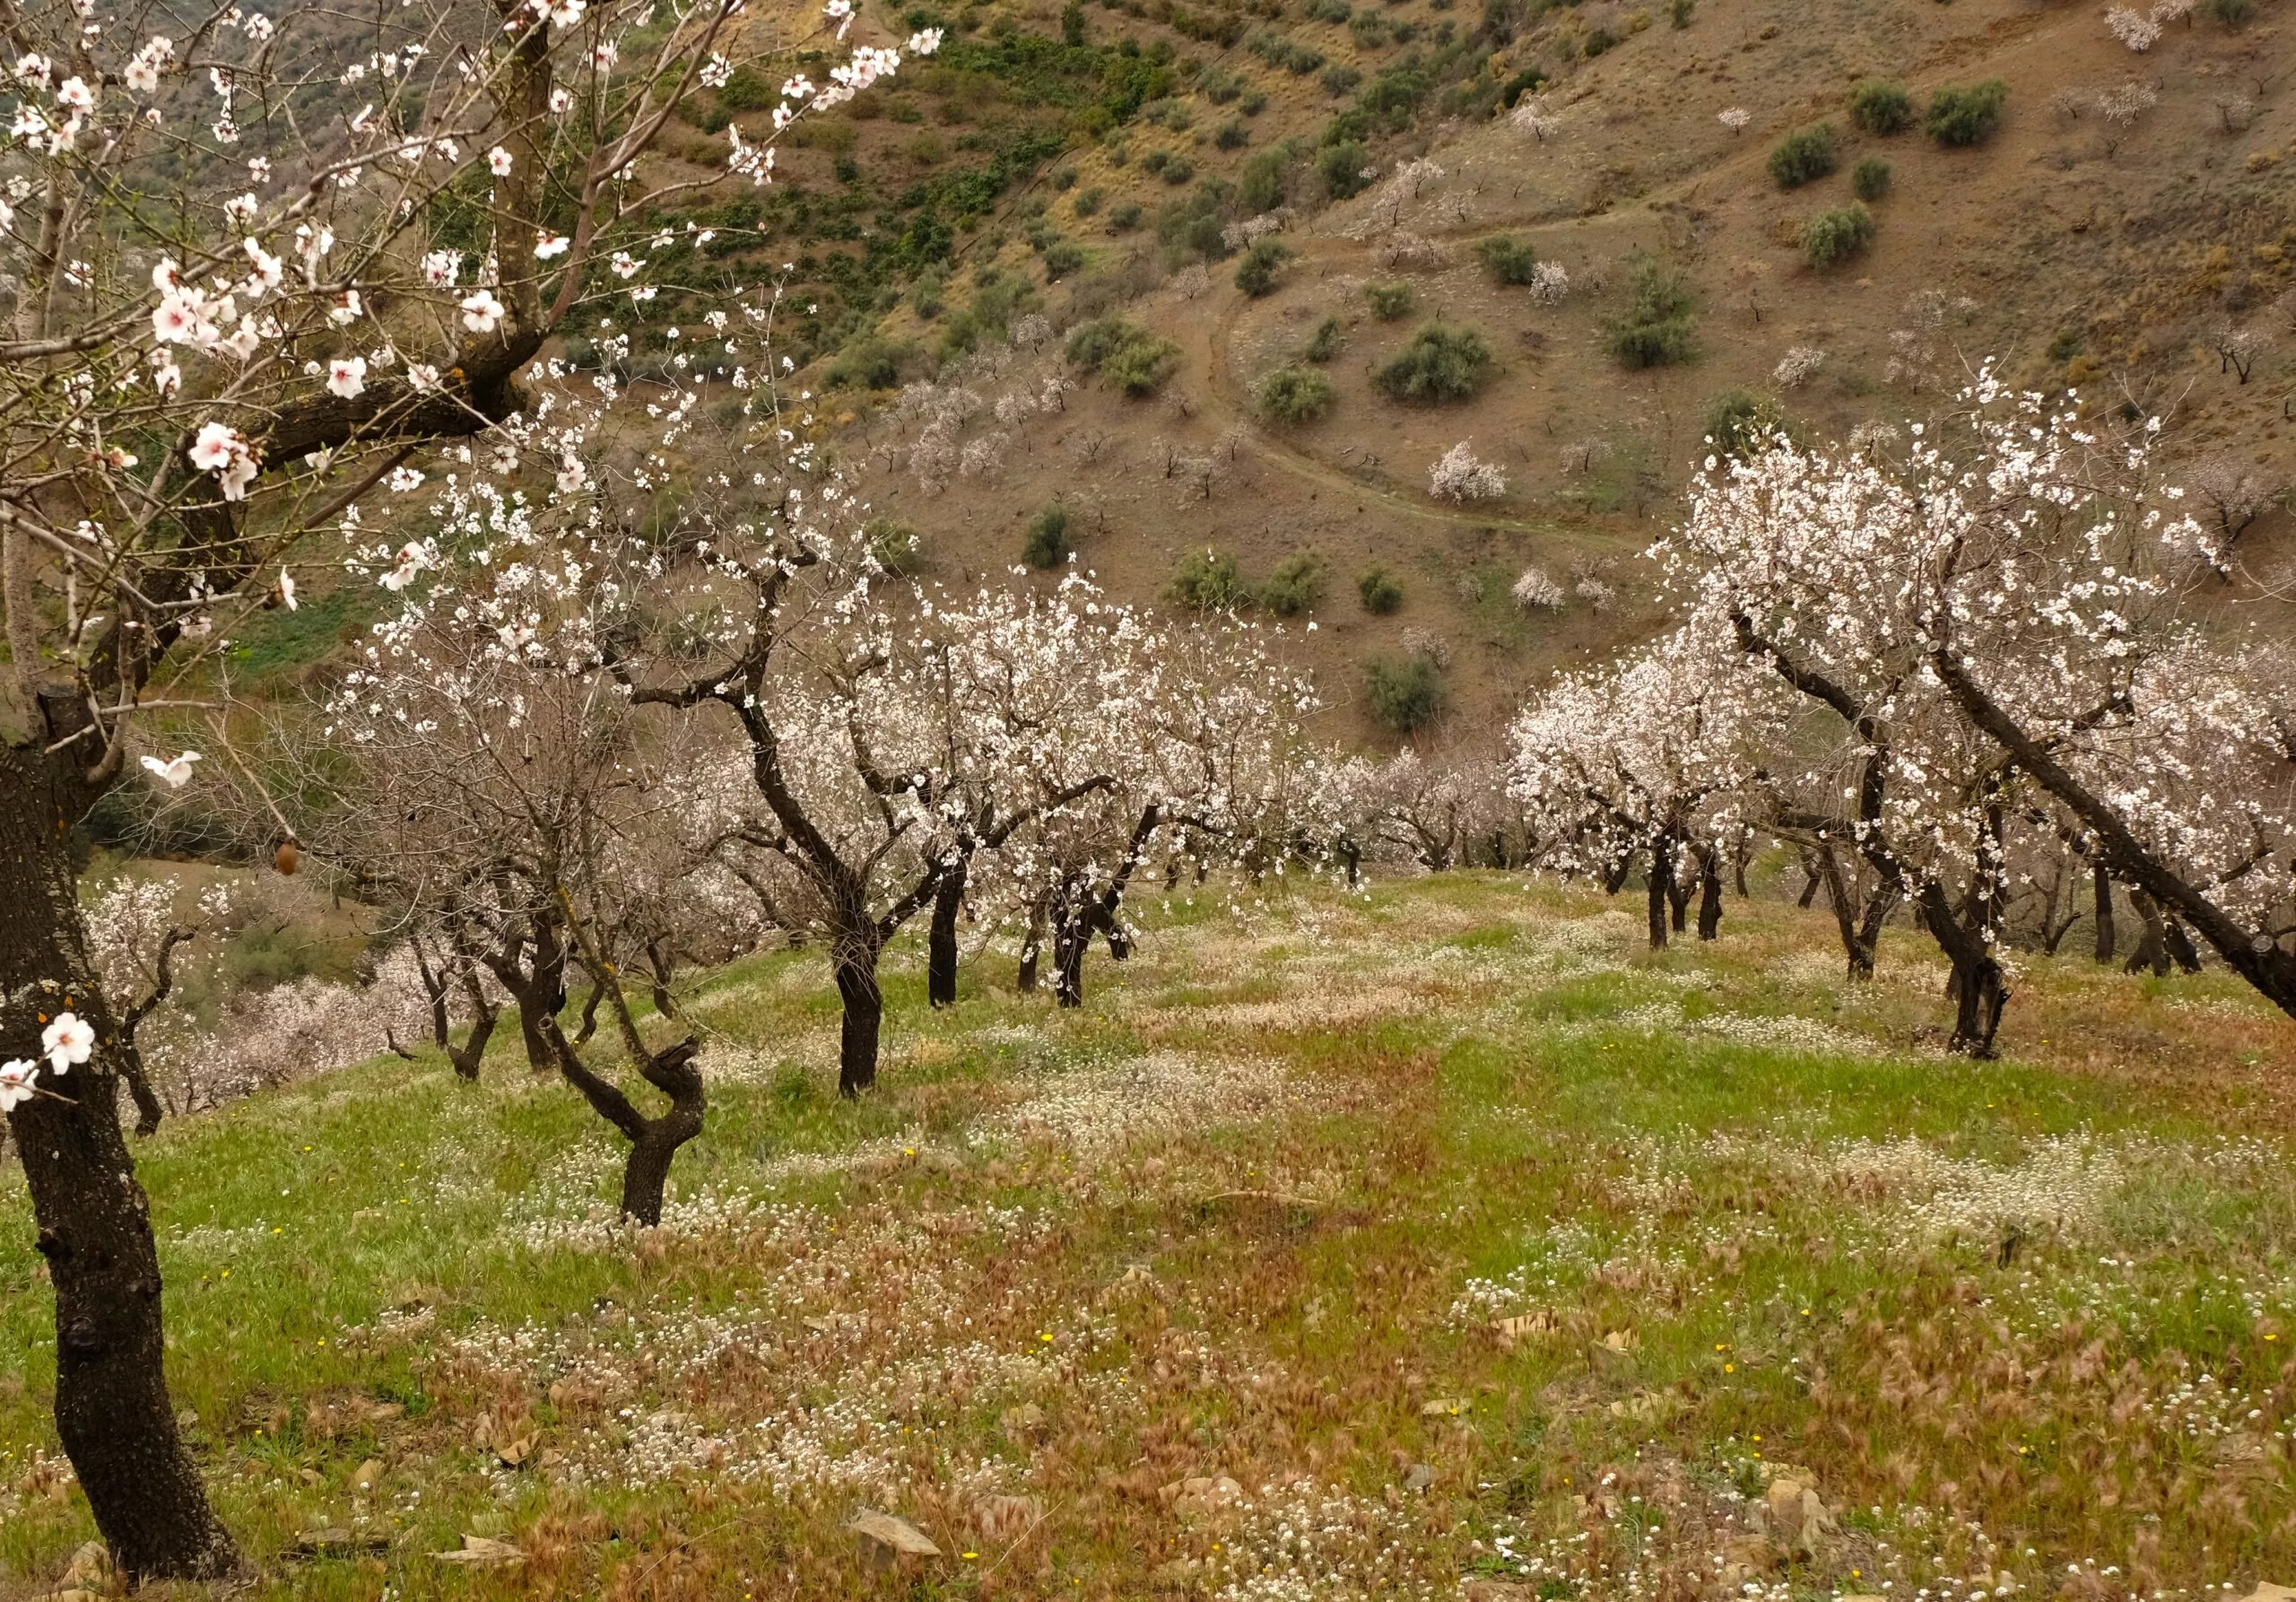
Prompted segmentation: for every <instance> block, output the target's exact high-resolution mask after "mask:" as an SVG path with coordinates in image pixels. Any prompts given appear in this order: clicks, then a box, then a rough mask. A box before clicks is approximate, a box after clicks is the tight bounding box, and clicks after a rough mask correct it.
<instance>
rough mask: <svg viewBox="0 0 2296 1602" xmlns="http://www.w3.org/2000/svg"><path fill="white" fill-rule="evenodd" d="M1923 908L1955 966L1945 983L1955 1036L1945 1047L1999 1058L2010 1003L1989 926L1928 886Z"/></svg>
mask: <svg viewBox="0 0 2296 1602" xmlns="http://www.w3.org/2000/svg"><path fill="white" fill-rule="evenodd" d="M1918 909H1919V910H1920V913H1921V921H1922V923H1923V924H1924V925H1925V926H1926V927H1927V928H1928V930H1929V933H1930V935H1931V936H1933V937H1934V938H1935V940H1936V942H1937V945H1938V946H1939V948H1940V949H1942V950H1943V951H1944V953H1945V956H1946V959H1947V960H1948V961H1949V962H1952V965H1953V968H1952V976H1951V977H1950V978H1949V979H1947V980H1946V981H1945V994H1946V995H1947V996H1948V997H1950V998H1951V999H1952V1002H1953V1004H1954V1007H1955V1012H1954V1015H1953V1036H1952V1040H1948V1041H1947V1042H1946V1043H1945V1045H1946V1049H1947V1050H1949V1051H1958V1052H1961V1053H1962V1054H1964V1055H1965V1056H1969V1057H1980V1058H1989V1057H1992V1056H1994V1055H1995V1054H1996V1053H1995V1051H1994V1045H1993V1040H1994V1036H1995V1035H1996V1033H1997V1032H1999V1031H2000V1028H2001V1014H2002V1009H2003V1008H2005V1007H2006V1006H2008V1005H2009V979H2008V976H2007V975H2006V974H2005V973H2004V972H2002V971H2001V964H2000V962H1997V961H1996V960H1995V958H1994V955H1993V946H1992V945H1991V943H1990V942H1988V941H1987V939H1986V937H1985V930H1984V928H1983V927H1981V926H1979V927H1971V926H1970V925H1969V924H1966V923H1964V922H1962V921H1961V919H1958V918H1956V917H1955V916H1954V915H1953V908H1952V902H1951V901H1949V900H1948V899H1947V898H1946V895H1945V892H1944V891H1943V890H1941V889H1939V888H1938V887H1937V886H1936V885H1935V884H1926V885H1924V886H1923V887H1922V889H1921V893H1920V896H1919V899H1918Z"/></svg>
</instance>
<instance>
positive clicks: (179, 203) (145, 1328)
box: [0, 0, 938, 1581]
mask: <svg viewBox="0 0 2296 1602" xmlns="http://www.w3.org/2000/svg"><path fill="white" fill-rule="evenodd" d="M741 10H742V5H741V4H740V0H704V3H703V4H697V5H693V6H690V7H686V8H684V9H681V10H676V11H674V12H669V13H665V12H663V11H662V10H661V8H659V7H657V6H656V5H654V4H651V3H650V0H495V3H494V4H467V3H465V0H415V3H414V4H408V5H402V6H396V7H387V8H384V9H382V10H380V11H378V12H375V13H372V14H370V15H361V16H353V15H352V14H351V13H345V12H343V11H341V10H339V9H335V8H329V7H324V6H317V5H300V4H288V5H287V6H285V7H284V8H283V9H276V10H274V11H272V12H269V13H265V12H262V11H256V10H248V9H240V8H236V7H234V8H228V9H224V10H221V11H217V12H214V13H183V14H181V15H180V17H179V18H178V19H177V20H175V21H172V22H170V21H167V20H165V19H166V17H167V16H168V15H170V13H162V12H155V11H152V10H151V9H149V8H143V9H135V8H130V9H126V10H117V11H115V10H108V9H105V8H103V7H101V6H100V5H98V4H90V3H88V0H74V4H62V3H60V0H57V3H46V0H43V3H41V4H32V5H30V6H27V7H22V8H18V9H15V10H13V11H12V12H11V13H10V16H9V54H10V56H11V57H13V65H10V66H9V67H8V68H7V69H6V70H7V75H8V78H9V85H8V87H9V91H10V93H11V96H12V98H13V101H14V112H13V122H12V123H11V125H10V126H9V128H8V131H7V134H6V138H7V141H8V144H7V148H6V152H5V153H4V155H0V255H4V256H5V257H6V269H7V277H8V281H9V283H10V284H11V285H12V288H13V327H11V328H9V329H8V330H7V337H6V338H5V339H4V340H0V431H4V434H5V440H4V444H5V450H4V455H0V460H4V462H5V463H6V464H7V466H5V468H4V469H0V605H4V609H5V629H6V634H7V640H8V646H9V657H10V663H9V666H8V668H7V670H6V671H5V672H4V673H0V866H4V868H5V870H6V875H7V878H8V880H9V882H10V883H11V884H13V885H16V886H18V887H19V893H17V894H16V895H14V896H13V897H12V898H11V899H10V901H9V903H8V907H7V910H6V911H5V913H4V914H0V1058H4V1060H5V1061H6V1062H8V1063H11V1064H13V1065H16V1066H15V1067H12V1068H10V1069H9V1070H8V1075H7V1077H6V1079H5V1084H4V1099H5V1100H6V1101H7V1102H8V1109H7V1116H8V1118H9V1119H10V1123H11V1127H12V1129H13V1132H14V1134H15V1136H16V1144H17V1149H18V1150H19V1152H20V1153H22V1157H23V1162H24V1174H25V1180H26V1182H27V1185H28V1187H29V1188H30V1192H31V1197H32V1202H33V1206H34V1210H35V1213H36V1215H37V1216H38V1218H39V1226H40V1229H41V1241H42V1246H43V1250H44V1251H45V1253H46V1255H47V1259H48V1277H49V1280H50V1282H51V1284H53V1286H54V1290H55V1296H56V1307H57V1337H58V1338H57V1390H56V1417H57V1432H58V1434H59V1436H60V1437H61V1439H62V1441H63V1445H64V1448H65V1452H66V1454H67V1455H68V1456H69V1457H70V1458H71V1460H72V1464H73V1467H74V1470H75V1471H76V1473H77V1475H78V1477H79V1481H80V1484H81V1485H82V1487H83V1490H84V1491H85V1493H86V1494H87V1497H88V1501H89V1504H90V1507H91V1510H92V1511H93V1512H94V1515H95V1519H96V1523H97V1526H98V1528H100V1530H101V1531H102V1533H103V1536H104V1537H105V1539H106V1540H107V1541H108V1542H109V1545H110V1546H111V1549H112V1553H113V1555H114V1557H115V1559H116V1561H117V1564H118V1566H119V1569H120V1570H121V1572H123V1573H125V1574H126V1576H127V1577H128V1578H129V1579H130V1580H139V1581H140V1580H145V1579H155V1578H177V1577H201V1576H213V1575H218V1574H222V1573H223V1572H228V1571H230V1569H232V1568H233V1567H235V1566H236V1563H237V1561H238V1560H237V1553H236V1550H235V1547H234V1545H233V1543H232V1542H231V1539H230V1536H229V1534H228V1532H226V1531H225V1530H224V1528H222V1524H221V1523H220V1522H219V1521H218V1520H217V1519H216V1518H215V1516H214V1514H213V1511H211V1510H210V1508H209V1506H208V1503H207V1500H206V1496H205V1493H204V1490H203V1489H202V1487H201V1484H200V1481H199V1476H198V1474H197V1471H196V1466H195V1465H194V1464H193V1462H192V1461H191V1459H190V1458H189V1457H188V1456H187V1454H186V1452H185V1451H184V1449H183V1447H182V1444H181V1441H180V1440H179V1438H178V1429H177V1425H176V1423H175V1409H174V1407H173V1406H171V1405H170V1402H169V1399H168V1396H167V1389H166V1386H165V1383H164V1380H163V1377H162V1374H161V1353H162V1352H163V1351H164V1349H165V1342H164V1339H163V1336H162V1333H161V1296H160V1294H159V1284H160V1277H159V1267H158V1262H157V1258H156V1255H155V1253H154V1250H153V1248H152V1238H151V1228H150V1223H149V1220H148V1214H147V1208H146V1205H145V1200H144V1197H143V1192H142V1190H141V1189H140V1188H139V1187H138V1185H137V1183H136V1180H135V1166H134V1163H133V1162H132V1161H131V1159H130V1158H129V1156H128V1154H127V1151H126V1144H125V1140H124V1137H123V1136H122V1134H121V1131H120V1129H119V1127H118V1119H117V1111H116V1110H115V1105H114V1090H115V1088H116V1086H117V1083H118V1078H119V1075H120V1074H121V1071H122V1064H123V1061H124V1059H125V1053H124V1051H123V1049H122V1045H121V1042H122V1040H123V1038H124V1037H123V1035H122V1033H121V1028H122V1019H121V1017H120V1015H119V1014H118V1012H117V1008H116V1007H115V1006H114V1005H113V1003H112V1001H111V999H110V998H109V997H107V996H106V995H105V994H104V993H103V990H102V988H101V985H100V982H99V980H98V977H97V975H96V973H95V972H94V970H93V966H92V962H91V958H90V956H89V953H88V951H87V949H86V941H85V937H84V935H83V928H82V924H81V919H80V917H79V915H78V910H77V905H76V897H75V895H74V888H73V875H74V868H73V864H72V861H71V856H70V851H69V849H68V841H69V840H70V838H71V825H72V824H74V823H76V822H77V821H78V820H79V819H80V818H81V817H83V816H84V815H85V814H86V813H87V812H88V810H89V809H90V808H91V806H93V805H95V803H96V802H97V800H98V799H100V797H102V796H103V795H104V794H105V793H106V792H107V791H108V790H109V789H110V788H113V787H114V786H115V785H117V784H118V783H119V782H120V781H121V779H122V778H123V776H124V775H127V774H133V773H135V772H137V771H149V772H150V773H151V774H152V779H153V781H154V782H157V783H161V784H166V785H170V786H174V785H178V784H182V783H187V782H189V781H190V779H191V778H192V777H193V772H194V770H193V766H192V764H193V761H194V758H195V753H188V752H179V753H157V754H155V755H154V756H153V759H152V762H151V763H150V764H148V765H146V764H141V763H139V762H138V761H137V760H136V757H137V753H136V752H135V743H136V738H137V736H136V735H135V727H136V720H137V718H138V717H139V715H141V714H143V713H145V712H148V711H151V710H154V709H163V708H165V707H167V706H168V705H169V703H170V702H176V703H180V702H183V701H193V700H198V699H201V698H202V696H201V692H199V691H198V690H197V689H196V688H195V686H196V685H198V684H200V683H203V682H204V679H203V676H202V675H204V674H205V672H206V670H207V667H208V666H209V664H210V662H211V661H212V659H213V656H214V653H215V651H216V650H217V649H218V647H219V646H220V644H221V643H222V640H224V639H226V638H227V636H228V633H229V631H230V628H231V626H232V625H233V623H234V622H235V621H236V619H237V618H238V617H239V615H241V614H243V612H244V611H245V610H246V609H248V608H249V607H252V606H254V605H257V604H259V603H260V602H262V601H265V600H269V601H271V602H272V603H273V604H276V605H293V604H294V592H293V589H292V588H291V585H292V576H291V573H290V572H288V571H287V570H285V569H284V567H283V562H285V561H286V560H287V559H289V558H290V557H291V555H292V554H293V553H295V552H296V551H297V550H299V549H300V548H301V547H302V546H304V545H305V544H307V543H309V539H310V536H311V535H312V533H313V531H315V530H321V529H328V530H332V529H333V528H335V527H337V526H338V524H339V523H340V522H341V521H343V520H344V519H347V518H354V517H356V516H358V515H359V514H360V512H361V507H362V506H363V505H364V504H365V503H366V502H367V501H369V500H370V497H372V496H374V495H376V494H377V493H378V492H379V491H381V490H382V488H383V486H385V485H386V483H391V482H394V481H396V482H397V483H404V479H403V478H402V477H401V476H400V475H402V474H413V473H417V472H419V471H420V469H419V468H417V467H416V466H414V465H413V460H412V458H413V457H414V456H415V455H416V454H417V453H418V452H419V451H421V450H422V449H423V448H425V447H427V446H430V445H431V444H433V443H435V442H436V441H438V440H441V439H454V438H466V437H472V436H478V435H485V434H490V433H491V432H493V431H497V430H499V429H500V428H501V427H502V426H504V425H505V424H506V423H507V422H509V420H510V419H512V418H513V417H515V416H517V414H520V412H521V411H522V410H523V409H524V408H525V407H526V405H528V404H529V401H528V398H527V397H526V396H525V395H523V394H522V392H521V390H520V389H519V387H518V384H517V379H518V377H519V375H520V374H521V373H522V372H523V371H524V370H526V368H527V367H528V366H529V365H530V364H531V363H532V362H533V361H534V360H535V356H536V354H537V353H539V352H540V351H541V349H542V348H543V345H544V343H545V342H546V341H547V340H548V339H550V338H551V336H552V335H553V334H555V333H558V332H561V330H563V329H564V328H566V327H567V326H570V319H571V318H573V316H574V315H575V314H576V312H577V311H578V310H580V309H587V308H592V307H594V306H595V305H596V304H597V303H598V302H599V301H600V300H607V299H611V300H616V301H620V300H622V298H623V297H628V298H629V300H631V302H634V303H635V304H638V305H643V304H644V302H645V301H646V300H647V299H648V298H649V297H650V296H651V295H652V294H653V292H654V291H653V287H652V285H651V284H650V283H645V282H643V280H644V278H645V277H646V276H647V268H648V265H649V264H650V263H651V262H652V261H653V260H654V259H655V258H656V257H658V256H659V255H660V254H661V253H662V252H663V251H665V250H672V249H678V248H688V247H690V246H691V245H694V244H698V243H700V233H699V231H696V232H695V233H693V234H691V235H671V234H667V233H665V232H663V231H656V232H654V233H653V234H651V235H650V236H648V235H647V234H646V233H645V232H644V230H643V224H642V222H640V221H639V219H641V218H642V217H643V216H644V214H645V213H646V212H647V211H648V209H649V208H650V207H653V206H655V205H657V204H658V203H659V202H660V201H661V200H662V199H664V198H665V197H666V196H668V195H671V194H674V193H675V192H677V191H678V190H680V189H683V188H685V187H689V186H691V184H692V182H693V181H694V180H693V178H691V176H690V175H689V174H688V173H687V172H686V171H685V170H683V169H681V170H677V171H672V172H666V173H665V172H660V171H658V170H657V168H656V166H655V164H654V163H653V162H652V161H651V160H650V159H649V157H648V152H649V151H650V150H651V148H652V146H653V144H654V143H655V141H656V139H657V135H659V134H660V133H661V131H662V130H663V128H664V127H665V126H666V124H667V123H668V122H669V120H670V119H671V118H673V117H674V116H675V115H676V114H677V112H678V109H679V108H680V106H681V105H682V104H683V103H685V102H686V100H687V97H688V96H689V95H690V94H691V92H692V91H695V90H696V89H698V88H700V87H701V86H704V85H709V84H716V83H724V82H726V79H727V77H728V75H729V74H731V72H732V71H733V70H734V66H735V60H736V57H740V56H742V55H744V53H745V52H744V51H743V50H742V49H741V48H738V39H740V38H741V37H742V36H744V34H745V33H746V32H747V31H748V29H749V27H750V24H748V23H747V22H742V23H736V22H735V16H736V13H739V12H740V11H741ZM853 21H854V19H853V13H852V7H851V4H850V0H830V4H828V5H827V7H826V8H825V20H824V21H823V22H822V24H821V26H820V28H819V30H818V33H819V35H820V37H818V38H816V39H810V40H807V41H804V42H806V43H808V44H820V45H830V44H832V43H835V42H836V41H838V40H841V39H843V38H844V36H845V35H846V33H847V32H848V30H849V29H850V28H851V26H852V25H853ZM937 42H938V41H937V38H936V37H935V36H934V35H932V34H930V33H926V34H922V35H919V36H918V37H916V38H914V39H911V40H910V41H909V48H910V49H911V50H912V51H927V50H930V49H931V48H934V47H935V45H936V44H937ZM839 48H840V49H841V50H842V49H846V48H848V47H845V46H842V45H839ZM849 49H850V53H849V55H848V57H847V58H846V59H844V60H843V61H841V62H839V64H838V65H835V66H834V67H833V68H831V71H830V73H829V74H828V77H827V81H826V82H824V83H814V82H813V80H811V79H809V78H807V77H805V76H804V75H802V74H800V75H798V76H796V77H793V78H791V79H789V80H788V81H787V83H785V84H784V86H783V91H782V94H781V96H780V97H779V103H778V105H777V106H776V107H775V108H774V109H773V112H772V116H771V123H772V126H773V128H774V130H775V131H777V132H778V130H779V129H780V128H781V127H783V126H786V125H787V123H788V122H789V121H790V120H791V119H792V118H795V117H796V116H799V115H801V114H803V113H804V112H805V111H806V110H808V109H812V108H814V107H818V106H822V105H825V104H833V103H835V102H837V101H839V100H844V99H848V98H849V97H850V96H851V95H852V94H854V93H856V92H857V91H860V90H862V89H865V88H866V87H868V85H869V84H870V83H874V82H875V81H877V80H878V79H880V78H882V77H883V75H884V74H887V73H889V72H891V71H894V70H895V69H896V68H897V67H898V66H899V65H900V54H899V52H898V51H896V50H894V49H891V48H883V47H880V46H876V45H861V46H858V47H850V48H849ZM728 143H729V146H730V148H729V151H728V153H727V161H726V173H727V175H728V176H731V177H733V178H737V179H743V180H747V181H753V182H763V181H766V180H767V179H768V178H770V173H771V168H772V148H773V147H772V135H771V134H767V135H763V137H762V139H761V140H760V139H754V138H748V137H744V134H743V132H742V130H741V129H740V128H739V127H738V126H734V127H731V128H729V130H728ZM433 560H434V558H433V553H431V552H429V551H428V550H427V549H425V548H423V547H421V546H415V547H412V548H408V549H405V550H403V551H402V552H401V553H400V555H399V559H398V560H396V561H395V562H392V563H390V564H389V565H388V566H387V568H386V569H385V577H386V578H387V579H389V580H390V581H391V582H392V583H393V585H394V587H396V588H404V587H405V586H407V585H409V584H411V583H413V582H414V580H415V579H416V578H417V576H418V575H419V573H420V572H421V571H422V569H423V568H424V567H425V566H426V565H427V564H429V563H431V562H432V561H433ZM67 1019H68V1020H69V1023H66V1022H65V1020H67ZM58 1030H61V1031H62V1032H61V1033H60V1034H57V1044H55V1045H53V1046H43V1045H41V1043H40V1042H42V1041H43V1040H46V1039H47V1037H48V1035H49V1034H50V1033H51V1032H56V1031H58Z"/></svg>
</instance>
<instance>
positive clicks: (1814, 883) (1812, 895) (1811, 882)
mask: <svg viewBox="0 0 2296 1602" xmlns="http://www.w3.org/2000/svg"><path fill="white" fill-rule="evenodd" d="M1802 872H1803V875H1805V877H1804V883H1803V885H1802V894H1801V897H1800V899H1798V900H1797V901H1795V903H1794V904H1795V905H1796V906H1797V907H1800V908H1802V909H1804V910H1808V909H1809V908H1810V907H1812V906H1813V905H1814V904H1815V903H1816V901H1817V899H1818V885H1819V884H1820V880H1819V878H1818V868H1817V864H1816V862H1815V861H1814V860H1813V858H1812V857H1811V854H1810V853H1809V852H1807V851H1805V852H1803V853H1802Z"/></svg>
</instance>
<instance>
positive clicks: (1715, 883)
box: [1698, 846, 1722, 940]
mask: <svg viewBox="0 0 2296 1602" xmlns="http://www.w3.org/2000/svg"><path fill="white" fill-rule="evenodd" d="M1721 932H1722V862H1721V852H1720V851H1719V850H1718V849H1715V848H1713V847H1710V846H1709V848H1707V849H1706V850H1704V851H1703V852H1701V853H1700V855H1699V875H1698V937H1699V938H1700V940H1711V939H1714V938H1715V937H1716V936H1718V935H1720V934H1721Z"/></svg>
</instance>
